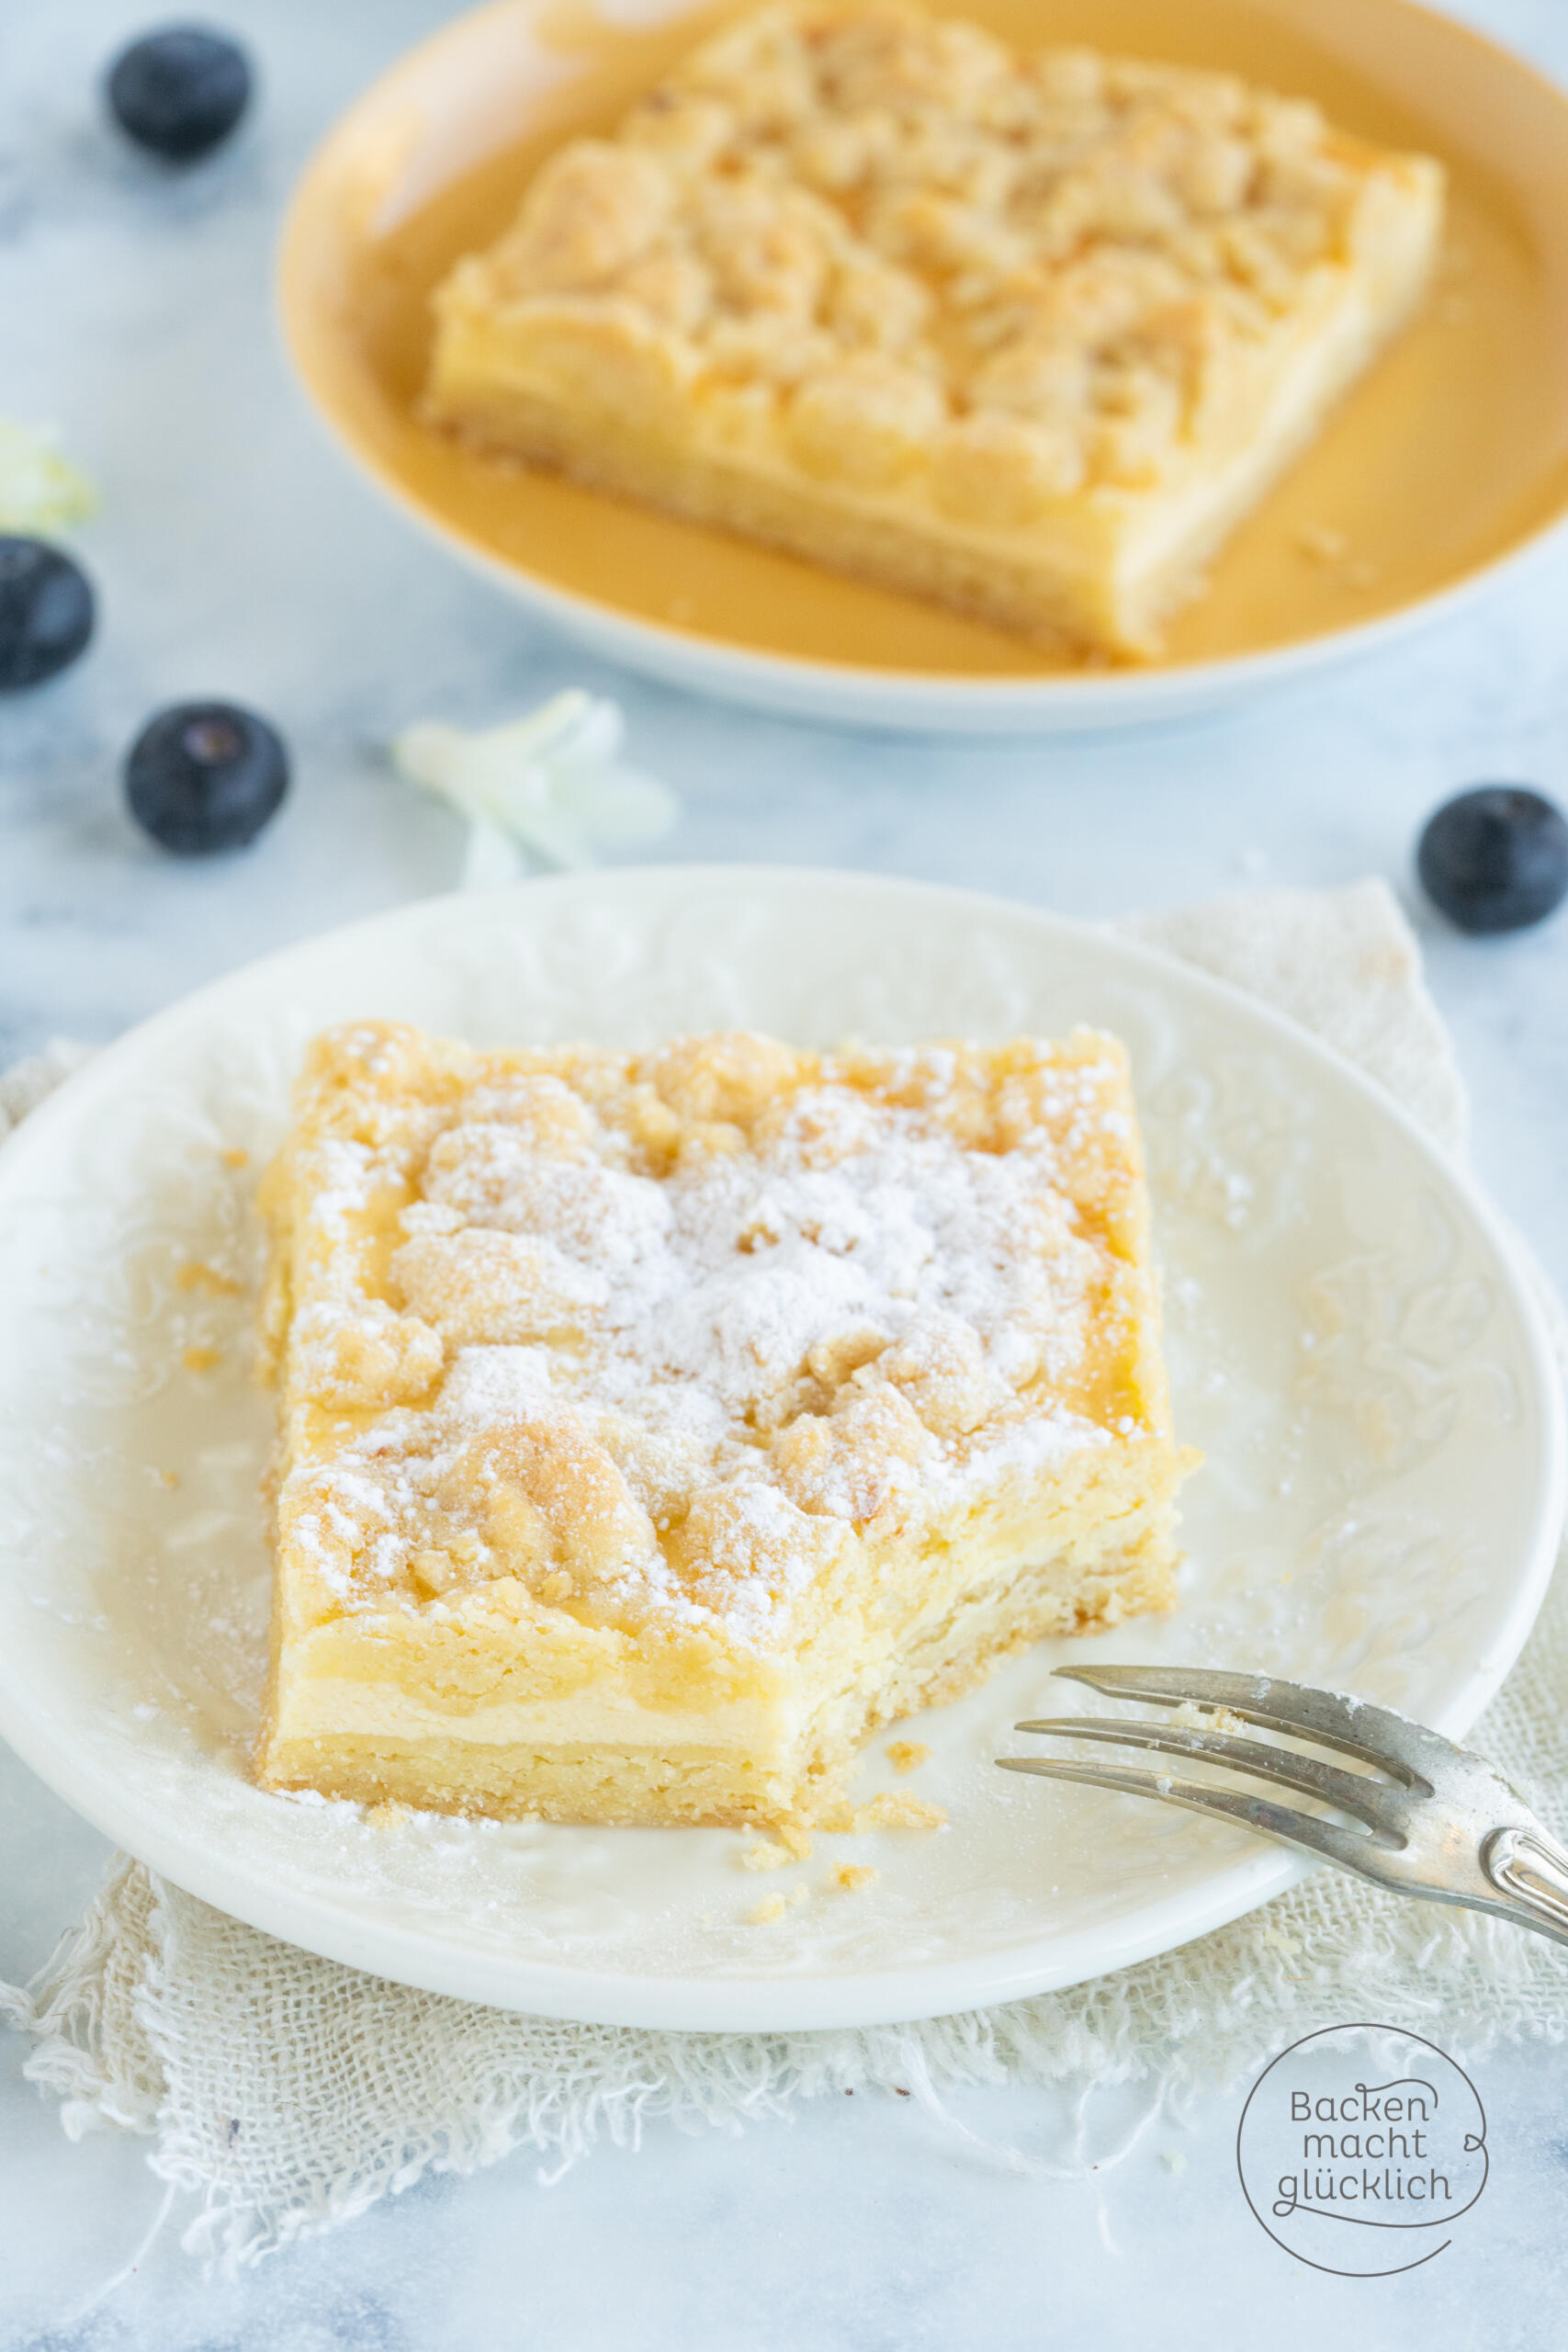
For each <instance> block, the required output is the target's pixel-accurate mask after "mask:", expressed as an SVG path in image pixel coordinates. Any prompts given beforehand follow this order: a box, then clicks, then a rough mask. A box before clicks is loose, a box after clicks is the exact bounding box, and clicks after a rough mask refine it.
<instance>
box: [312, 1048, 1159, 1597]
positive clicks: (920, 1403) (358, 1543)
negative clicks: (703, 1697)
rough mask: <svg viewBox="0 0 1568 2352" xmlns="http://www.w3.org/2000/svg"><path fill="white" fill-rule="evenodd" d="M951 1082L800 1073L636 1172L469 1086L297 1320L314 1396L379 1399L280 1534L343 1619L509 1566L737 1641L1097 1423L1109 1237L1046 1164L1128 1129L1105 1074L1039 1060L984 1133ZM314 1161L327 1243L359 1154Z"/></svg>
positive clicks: (496, 1095) (909, 1064)
mask: <svg viewBox="0 0 1568 2352" xmlns="http://www.w3.org/2000/svg"><path fill="white" fill-rule="evenodd" d="M744 1042H745V1041H742V1043H744ZM754 1042H755V1043H756V1045H757V1046H759V1047H760V1048H761V1047H762V1046H766V1041H754ZM767 1051H768V1052H769V1053H771V1054H772V1055H774V1056H779V1055H785V1056H787V1049H785V1048H779V1047H773V1046H767ZM955 1075H956V1061H955V1057H954V1056H953V1054H952V1053H951V1052H950V1051H949V1050H948V1049H945V1048H931V1049H926V1050H925V1051H924V1052H923V1053H921V1054H919V1055H916V1054H914V1053H911V1052H906V1053H902V1054H897V1055H889V1056H887V1057H883V1060H882V1064H881V1069H880V1082H879V1083H875V1084H871V1085H868V1084H867V1083H866V1082H865V1079H864V1075H863V1071H861V1072H859V1073H857V1074H856V1078H855V1082H850V1080H849V1078H847V1077H845V1076H840V1073H839V1071H838V1070H837V1069H836V1068H835V1066H834V1065H833V1064H831V1063H829V1064H826V1065H824V1066H822V1069H821V1070H820V1071H819V1073H818V1076H817V1079H816V1081H815V1082H813V1083H807V1084H805V1085H800V1084H797V1085H795V1087H794V1088H793V1089H788V1088H784V1089H782V1090H780V1091H779V1093H778V1099H777V1101H776V1103H774V1104H773V1106H772V1108H771V1110H770V1112H769V1114H767V1115H765V1116H761V1117H758V1118H756V1119H754V1120H753V1121H752V1124H751V1128H750V1132H749V1133H745V1132H742V1131H740V1130H739V1129H737V1128H735V1127H734V1126H733V1125H732V1124H731V1125H728V1126H725V1127H723V1128H722V1129H721V1128H719V1127H716V1126H715V1125H714V1123H713V1122H712V1121H711V1120H710V1121H708V1122H707V1123H706V1125H705V1126H704V1127H703V1129H702V1131H701V1132H702V1134H703V1136H704V1137H705V1138H710V1139H711V1140H709V1141H708V1142H707V1145H706V1148H681V1149H680V1150H679V1151H678V1152H677V1153H676V1155H675V1156H674V1158H673V1160H672V1163H671V1164H670V1165H668V1166H666V1167H664V1168H662V1169H660V1170H657V1171H650V1170H649V1167H648V1165H647V1161H646V1157H645V1158H644V1160H643V1164H641V1165H639V1164H638V1161H637V1153H636V1152H635V1151H632V1150H631V1149H629V1148H628V1147H627V1143H626V1135H625V1132H624V1130H623V1129H622V1127H621V1126H619V1125H617V1124H616V1122H615V1119H614V1118H610V1117H604V1118H601V1117H600V1116H599V1115H598V1114H597V1113H596V1111H595V1109H594V1107H593V1089H592V1087H591V1086H589V1085H588V1084H586V1083H585V1084H584V1085H583V1087H582V1089H581V1091H574V1090H572V1089H570V1087H568V1086H566V1085H564V1084H562V1083H561V1081H560V1080H558V1079H557V1078H555V1077H548V1078H540V1079H529V1080H524V1081H519V1083H518V1085H517V1086H516V1087H515V1088H513V1090H512V1091H511V1093H510V1094H509V1093H508V1092H507V1091H506V1090H505V1089H498V1088H495V1087H486V1088H484V1089H483V1090H482V1091H481V1090H479V1089H477V1088H475V1089H471V1090H470V1091H469V1093H468V1097H467V1099H466V1101H464V1102H463V1103H459V1104H458V1105H457V1109H456V1112H455V1114H453V1115H451V1116H450V1118H449V1123H448V1124H446V1125H445V1126H444V1127H443V1128H442V1129H441V1131H440V1132H439V1133H437V1134H436V1135H435V1136H434V1140H433V1142H432V1143H431V1145H430V1148H429V1150H428V1155H427V1158H426V1159H425V1163H424V1168H423V1178H422V1180H421V1181H420V1182H419V1183H418V1184H417V1186H416V1187H415V1188H414V1196H413V1197H412V1199H408V1198H406V1193H407V1190H408V1188H407V1187H406V1186H405V1188H404V1193H405V1205H404V1206H403V1207H402V1208H401V1211H400V1216H399V1219H398V1227H397V1230H396V1231H395V1232H394V1234H393V1236H392V1240H393V1242H394V1245H395V1246H394V1248H393V1250H392V1251H391V1253H390V1257H389V1285H390V1291H391V1298H390V1301H388V1300H385V1299H381V1298H378V1297H370V1296H368V1295H367V1294H366V1292H365V1291H364V1289H363V1288H361V1287H360V1286H359V1283H358V1278H357V1276H353V1277H352V1278H351V1276H349V1275H345V1273H344V1264H345V1262H346V1261H345V1260H344V1259H343V1258H341V1257H340V1259H339V1261H337V1263H336V1264H335V1266H334V1267H333V1268H332V1269H331V1270H330V1271H329V1272H328V1273H327V1274H326V1275H325V1276H324V1278H323V1280H322V1282H321V1286H320V1289H319V1293H318V1295H316V1296H315V1297H314V1298H313V1299H311V1300H310V1302H309V1303H308V1304H307V1305H306V1306H305V1307H304V1309H303V1310H302V1312H301V1314H300V1315H299V1317H297V1331H296V1344H297V1346H299V1348H300V1349H301V1351H302V1352H301V1354H300V1357H299V1362H300V1363H301V1365H302V1367H303V1369H304V1372H305V1374H306V1375H307V1378H314V1380H315V1381H316V1383H317V1393H318V1394H319V1396H320V1397H321V1402H322V1403H324V1404H327V1405H329V1406H331V1405H332V1404H333V1403H343V1402H345V1401H347V1402H353V1401H370V1397H371V1396H372V1395H374V1394H375V1393H376V1385H377V1383H378V1381H382V1382H384V1385H382V1386H381V1388H380V1391H379V1394H380V1396H381V1397H382V1398H383V1399H385V1400H387V1401H388V1403H389V1409H387V1410H384V1411H381V1412H380V1413H378V1415H377V1416H376V1417H375V1418H374V1419H372V1420H370V1422H369V1424H368V1426H367V1427H364V1428H361V1429H357V1430H345V1431H344V1441H345V1442H344V1443H343V1445H342V1446H341V1448H340V1449H339V1450H338V1451H337V1452H336V1453H335V1454H334V1455H333V1458H332V1459H330V1460H328V1461H326V1462H324V1463H323V1462H318V1463H316V1464H314V1465H313V1466H308V1467H306V1468H304V1469H302V1470H300V1471H299V1472H297V1473H296V1474H295V1476H294V1477H293V1479H291V1481H290V1482H289V1483H290V1488H291V1489H293V1492H292V1495H291V1496H290V1497H289V1498H288V1499H290V1500H291V1501H292V1504H293V1506H294V1508H293V1510H292V1514H291V1526H290V1532H291V1533H292V1535H293V1537H294V1539H295V1540H296V1541H297V1542H299V1543H300V1544H302V1545H303V1546H304V1548H305V1549H306V1551H307V1553H308V1554H309V1555H310V1557H311V1558H312V1559H313V1560H314V1562H315V1565H316V1566H317V1567H318V1569H319V1570H320V1572H321V1575H322V1576H323V1577H325V1578H326V1579H327V1581H328V1582H329V1583H330V1584H331V1586H332V1587H333V1589H334V1590H335V1591H336V1592H337V1593H338V1594H339V1596H340V1597H341V1599H342V1600H344V1602H345V1603H347V1604H348V1605H349V1606H351V1607H355V1608H360V1607H378V1608H384V1607H386V1606H387V1605H388V1603H389V1601H392V1600H397V1601H400V1602H402V1603H403V1604H404V1605H412V1606H418V1607H422V1608H426V1609H431V1610H434V1611H437V1612H439V1611H441V1610H443V1609H444V1608H445V1607H446V1606H447V1605H448V1603H449V1602H450V1601H452V1600H455V1599H457V1598H460V1596H461V1593H462V1592H463V1591H464V1590H467V1589H470V1588H471V1587H472V1586H473V1584H474V1583H475V1582H476V1581H477V1582H483V1581H485V1580H488V1579H492V1578H494V1577H497V1576H502V1575H508V1576H513V1577H519V1578H520V1580H521V1581H522V1582H524V1583H525V1585H526V1586H527V1587H528V1588H529V1589H530V1590H531V1591H532V1592H533V1593H534V1595H535V1597H536V1599H539V1600H544V1601H546V1602H547V1603H552V1604H555V1605H559V1606H562V1607H570V1609H572V1610H573V1611H576V1613H578V1614H579V1615H584V1614H586V1615H587V1616H589V1617H590V1618H592V1619H593V1620H596V1621H600V1622H605V1623H622V1624H626V1625H631V1624H635V1623H643V1622H646V1621H647V1620H648V1619H649V1617H650V1616H653V1617H664V1618H667V1619H670V1620H672V1621H676V1622H680V1623H687V1624H698V1623H706V1624H710V1625H713V1626H716V1627H722V1629H723V1630H724V1632H725V1633H726V1634H727V1635H728V1637H729V1638H732V1639H740V1640H747V1641H761V1640H765V1639H766V1638H767V1637H768V1634H769V1630H770V1628H772V1627H776V1626H777V1625H778V1624H779V1623H780V1622H781V1619H782V1615H783V1613H784V1612H786V1611H787V1608H788V1604H789V1601H790V1599H791V1597H792V1596H793V1595H794V1594H795V1593H797V1592H798V1591H800V1590H801V1589H803V1588H804V1587H805V1586H806V1585H807V1584H809V1583H810V1582H811V1581H812V1580H813V1579H814V1578H815V1577H817V1576H818V1575H819V1574H820V1573H821V1572H822V1570H823V1569H824V1567H826V1566H828V1565H829V1563H830V1562H831V1561H832V1560H833V1559H834V1558H835V1557H838V1556H840V1555H841V1553H842V1547H843V1544H844V1542H845V1540H846V1539H847V1538H848V1537H851V1536H852V1535H854V1534H858V1533H863V1532H865V1531H866V1530H867V1529H868V1528H872V1529H874V1531H875V1532H877V1533H878V1534H879V1535H881V1534H886V1533H887V1532H889V1531H895V1532H897V1531H898V1530H908V1532H912V1533H915V1534H918V1531H919V1522H920V1520H921V1516H922V1514H930V1513H933V1512H935V1511H936V1510H945V1509H951V1507H952V1505H953V1501H954V1500H955V1498H959V1497H960V1496H964V1495H968V1494H975V1495H979V1494H981V1493H982V1492H984V1491H985V1490H987V1489H988V1488H994V1487H1001V1486H1004V1485H1005V1484H1006V1483H1007V1481H1008V1480H1010V1479H1013V1478H1017V1477H1020V1476H1030V1475H1032V1474H1033V1473H1034V1472H1036V1471H1037V1470H1038V1469H1039V1467H1040V1466H1041V1464H1043V1463H1044V1462H1046V1461H1048V1460H1050V1459H1052V1458H1053V1457H1054V1456H1056V1455H1065V1454H1066V1453H1071V1452H1073V1451H1075V1450H1077V1449H1080V1448H1082V1447H1085V1446H1091V1445H1092V1446H1098V1445H1104V1444H1107V1443H1110V1442H1111V1432H1110V1430H1109V1429H1108V1428H1105V1427H1100V1426H1099V1425H1098V1424H1097V1423H1096V1422H1095V1421H1094V1420H1093V1419H1089V1418H1087V1417H1086V1416H1085V1415H1084V1414H1083V1413H1082V1412H1081V1411H1078V1410H1075V1409H1073V1408H1072V1407H1071V1406H1070V1404H1069V1403H1068V1402H1067V1401H1066V1398H1069V1397H1072V1396H1073V1395H1074V1394H1075V1382H1077V1380H1078V1378H1079V1375H1080V1374H1081V1373H1082V1371H1083V1368H1084V1363H1085V1357H1086V1351H1087V1350H1088V1349H1089V1346H1090V1343H1091V1338H1092V1335H1093V1330H1094V1327H1095V1322H1096V1318H1097V1317H1102V1316H1103V1314H1104V1311H1105V1299H1106V1295H1107V1287H1108V1273H1107V1258H1108V1252H1107V1245H1106V1243H1105V1241H1104V1240H1103V1238H1100V1236H1099V1235H1097V1234H1096V1233H1095V1232H1093V1231H1091V1230H1090V1229H1089V1228H1088V1227H1086V1225H1085V1222H1084V1219H1083V1217H1082V1216H1081V1214H1080V1212H1079V1210H1078V1208H1077V1206H1075V1204H1074V1201H1073V1199H1072V1197H1070V1195H1069V1193H1068V1192H1067V1191H1066V1190H1065V1189H1064V1188H1063V1185H1062V1183H1061V1182H1060V1172H1061V1159H1062V1154H1063V1151H1064V1149H1075V1148H1081V1147H1082V1145H1083V1143H1084V1142H1085V1140H1086V1139H1087V1138H1088V1137H1089V1136H1090V1135H1091V1133H1092V1131H1093V1129H1094V1127H1095V1126H1096V1125H1097V1124H1098V1125H1100V1128H1101V1131H1102V1132H1104V1133H1106V1134H1111V1135H1114V1134H1116V1133H1117V1132H1118V1131H1119V1129H1121V1130H1124V1128H1125V1125H1126V1119H1125V1114H1124V1111H1123V1110H1122V1107H1121V1105H1122V1103H1123V1102H1124V1094H1123V1093H1122V1091H1121V1088H1120V1084H1119V1081H1120V1076H1121V1074H1120V1071H1119V1070H1118V1069H1115V1068H1113V1067H1112V1066H1110V1065H1108V1064H1105V1063H1103V1062H1097V1061H1093V1060H1089V1061H1081V1060H1080V1061H1078V1062H1077V1063H1073V1064H1069V1065H1066V1066H1065V1067H1063V1068H1061V1069H1056V1070H1055V1071H1054V1072H1053V1074H1052V1077H1051V1080H1050V1086H1051V1088H1052V1089H1054V1090H1055V1091H1054V1092H1052V1093H1051V1094H1050V1096H1049V1109H1050V1111H1051V1114H1052V1116H1051V1118H1050V1119H1049V1120H1046V1119H1044V1118H1038V1119H1036V1120H1035V1121H1034V1122H1033V1123H1032V1124H1031V1123H1029V1122H1028V1121H1023V1122H1020V1121H1019V1120H1017V1119H1016V1118H1015V1119H1014V1122H1013V1125H1014V1127H1015V1128H1017V1129H1018V1132H1017V1133H1016V1135H1014V1136H1012V1137H1011V1138H1010V1143H1009V1148H996V1147H995V1142H994V1138H989V1139H987V1140H986V1141H984V1142H976V1141H972V1140H970V1139H969V1138H968V1137H967V1136H966V1135H965V1134H964V1132H963V1129H962V1122H961V1121H959V1120H958V1119H957V1118H956V1117H955V1116H954V1115H953V1113H952V1112H951V1109H950V1106H949V1104H948V1103H947V1102H946V1100H945V1099H944V1098H945V1095H946V1091H947V1090H948V1089H949V1088H950V1087H951V1086H952V1085H953V1081H954V1079H955ZM691 1082H692V1083H693V1084H696V1083H698V1081H697V1080H692V1081H691ZM600 1091H601V1093H602V1092H603V1089H602V1088H601V1090H600ZM709 1091H710V1092H711V1089H710V1090H709ZM601 1107H602V1106H601ZM1112 1123H1115V1124H1112ZM1064 1137H1065V1138H1066V1140H1065V1142H1064ZM333 1153H334V1156H333V1158H332V1159H330V1160H329V1161H328V1162H327V1163H325V1164H324V1165H323V1168H322V1174H323V1176H324V1178H325V1182H323V1183H322V1185H321V1190H320V1191H319V1193H317V1194H316V1196H315V1198H314V1200H313V1203H312V1206H311V1211H310V1216H311V1222H312V1225H313V1226H314V1227H315V1228H316V1229H317V1230H318V1231H324V1232H326V1233H328V1234H333V1233H343V1232H345V1231H347V1230H348V1229H349V1228H350V1225H351V1221H352V1219H353V1218H354V1217H355V1216H356V1215H359V1214H361V1213H363V1212H364V1210H365V1209H366V1207H367V1204H368V1203H369V1202H370V1201H371V1200H372V1198H373V1197H374V1193H375V1186H376V1182H377V1170H376V1167H375V1165H374V1164H373V1162H374V1155H373V1154H372V1153H370V1152H369V1151H368V1150H367V1148H366V1147H364V1146H356V1145H346V1144H338V1145H336V1146H334V1148H333ZM334 1350H335V1353H334V1352H333V1351H334ZM433 1352H434V1356H435V1357H437V1358H438V1360H439V1363H440V1376H439V1379H438V1380H436V1381H434V1385H432V1375H431V1358H432V1355H433ZM323 1367H325V1368H324V1369H323ZM356 1382H357V1383H358V1384H359V1385H358V1386H355V1383H356ZM334 1383H335V1385H333V1384H334ZM399 1397H407V1398H408V1399H410V1401H409V1402H407V1403H403V1404H399V1403H397V1402H395V1401H393V1400H395V1399H397V1398H399ZM307 1489H308V1491H305V1490H307Z"/></svg>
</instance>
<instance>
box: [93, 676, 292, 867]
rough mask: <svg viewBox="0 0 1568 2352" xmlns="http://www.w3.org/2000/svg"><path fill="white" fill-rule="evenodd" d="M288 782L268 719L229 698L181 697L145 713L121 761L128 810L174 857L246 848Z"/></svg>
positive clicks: (279, 746) (284, 757) (285, 763)
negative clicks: (145, 720)
mask: <svg viewBox="0 0 1568 2352" xmlns="http://www.w3.org/2000/svg"><path fill="white" fill-rule="evenodd" d="M125 790H126V797H127V798H128V799H129V800H130V809H131V814H132V815H133V816H134V818H135V819H136V821H137V823H138V824H139V825H141V827H142V829H143V831H146V832H149V833H151V834H152V838H153V840H154V841H155V842H162V844H163V846H164V849H172V850H173V851H174V852H175V854H176V856H179V857H205V856H206V855H207V854H208V853H209V851H211V850H218V849H243V848H244V846H245V843H246V842H252V841H254V839H255V837H256V835H257V834H258V833H259V832H260V831H261V829H262V827H263V826H264V825H265V823H266V822H267V820H268V819H269V818H271V817H273V816H275V815H276V812H277V809H278V807H279V804H280V803H281V801H282V799H283V796H284V794H285V793H286V792H287V791H288V752H286V751H285V750H284V748H283V744H282V742H281V741H280V740H279V738H278V737H277V736H276V734H275V733H274V732H273V729H271V728H270V727H269V726H268V725H267V723H266V721H265V718H257V717H256V716H255V713H254V711H250V710H240V709H238V708H237V707H235V705H234V704H233V703H229V702H179V703H175V704H174V705H173V706H172V707H170V708H169V709H168V710H161V711H159V713H158V715H157V717H156V718H152V719H150V720H149V721H148V723H147V725H146V726H145V727H144V728H143V729H142V730H141V734H140V735H139V736H138V737H137V739H136V741H135V742H134V743H133V744H132V745H131V747H130V752H128V753H127V755H126V762H125Z"/></svg>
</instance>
